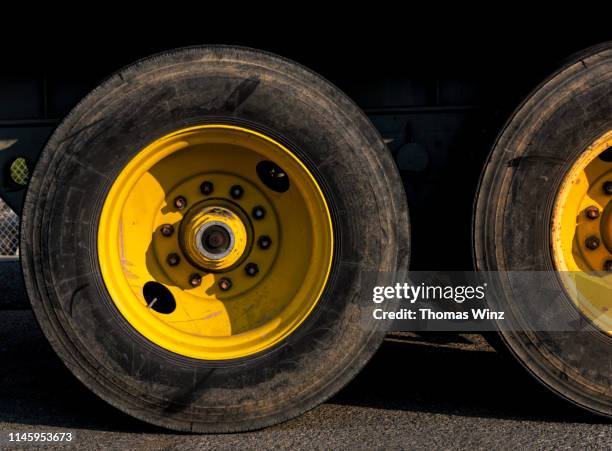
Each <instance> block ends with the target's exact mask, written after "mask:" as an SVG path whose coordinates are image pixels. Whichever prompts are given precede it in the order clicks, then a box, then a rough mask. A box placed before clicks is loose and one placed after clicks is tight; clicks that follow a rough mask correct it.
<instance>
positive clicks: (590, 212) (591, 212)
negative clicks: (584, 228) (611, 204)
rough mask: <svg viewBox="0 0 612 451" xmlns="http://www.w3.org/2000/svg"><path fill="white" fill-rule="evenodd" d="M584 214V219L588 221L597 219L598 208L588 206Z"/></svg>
mask: <svg viewBox="0 0 612 451" xmlns="http://www.w3.org/2000/svg"><path fill="white" fill-rule="evenodd" d="M584 213H585V214H586V217H587V218H589V219H597V218H599V208H597V207H594V206H590V207H588V208H587V209H586V210H585V211H584Z"/></svg>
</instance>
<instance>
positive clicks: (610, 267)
mask: <svg viewBox="0 0 612 451" xmlns="http://www.w3.org/2000/svg"><path fill="white" fill-rule="evenodd" d="M604 271H607V272H612V260H606V262H605V263H604Z"/></svg>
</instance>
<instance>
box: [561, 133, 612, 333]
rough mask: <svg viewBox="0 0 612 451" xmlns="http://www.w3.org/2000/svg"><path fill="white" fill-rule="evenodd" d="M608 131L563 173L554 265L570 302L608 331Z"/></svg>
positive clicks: (611, 227) (611, 141)
mask: <svg viewBox="0 0 612 451" xmlns="http://www.w3.org/2000/svg"><path fill="white" fill-rule="evenodd" d="M611 148H612V130H610V131H608V132H607V133H606V134H604V135H603V136H602V137H600V138H599V139H597V140H596V141H595V142H594V143H593V144H592V145H591V146H589V147H588V148H587V149H586V150H585V151H584V152H583V153H582V154H581V155H580V157H579V158H578V159H577V161H576V162H575V163H574V165H573V166H572V168H571V169H570V171H569V172H568V173H567V175H566V176H565V178H564V180H563V182H562V184H561V188H560V190H559V193H558V195H557V199H556V202H555V207H554V212H553V226H552V243H553V244H552V247H553V258H554V263H555V267H556V269H557V270H558V271H561V278H562V281H563V284H564V286H565V288H566V290H567V291H568V292H569V294H570V297H571V299H572V301H573V302H574V303H575V304H576V306H577V307H578V309H579V310H580V311H581V312H582V313H583V314H584V315H585V316H586V317H587V318H589V319H590V320H591V321H592V322H593V324H595V325H596V326H597V327H598V328H599V329H601V330H602V331H605V332H607V333H610V334H612V296H611V294H612V194H611V193H610V190H611V189H612V161H611V159H610V156H611V153H612V150H610V149H611Z"/></svg>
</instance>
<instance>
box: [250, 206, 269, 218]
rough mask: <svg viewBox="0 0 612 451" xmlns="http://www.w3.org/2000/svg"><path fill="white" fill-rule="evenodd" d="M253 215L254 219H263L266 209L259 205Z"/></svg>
mask: <svg viewBox="0 0 612 451" xmlns="http://www.w3.org/2000/svg"><path fill="white" fill-rule="evenodd" d="M251 214H252V215H253V219H263V218H264V216H265V215H266V210H265V209H264V207H262V206H260V205H258V206H256V207H255V208H253V211H252V212H251Z"/></svg>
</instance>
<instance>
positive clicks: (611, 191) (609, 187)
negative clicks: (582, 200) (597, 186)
mask: <svg viewBox="0 0 612 451" xmlns="http://www.w3.org/2000/svg"><path fill="white" fill-rule="evenodd" d="M603 190H604V193H606V194H607V195H608V196H612V182H610V181H607V182H606V183H604V184H603Z"/></svg>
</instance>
